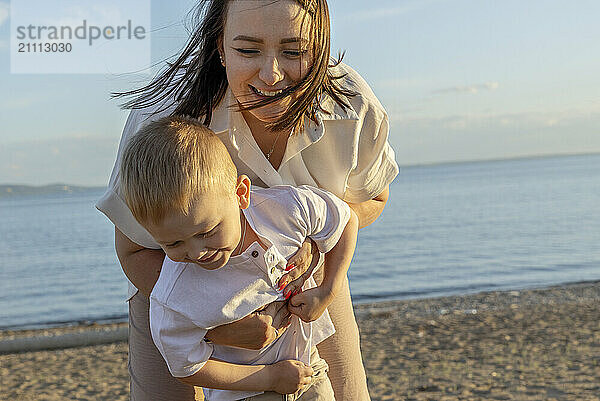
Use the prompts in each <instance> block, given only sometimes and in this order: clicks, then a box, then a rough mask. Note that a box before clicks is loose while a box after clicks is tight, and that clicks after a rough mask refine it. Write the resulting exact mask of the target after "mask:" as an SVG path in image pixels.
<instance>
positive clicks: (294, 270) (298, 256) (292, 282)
mask: <svg viewBox="0 0 600 401" xmlns="http://www.w3.org/2000/svg"><path fill="white" fill-rule="evenodd" d="M318 262H319V249H318V248H317V244H315V242H314V241H313V240H312V239H310V238H307V239H306V241H304V243H303V244H302V246H301V247H300V249H298V251H296V253H295V254H294V255H292V257H291V258H290V259H289V260H288V265H287V268H286V271H287V273H286V274H284V275H283V276H282V277H281V278H280V279H279V281H278V283H277V284H278V286H279V288H278V290H279V291H281V290H283V295H284V296H285V298H286V299H289V297H290V296H291V295H292V294H293V293H294V292H295V291H298V290H299V289H301V288H302V285H303V284H304V282H305V281H306V279H308V278H309V277H310V275H311V274H312V272H313V270H314V268H315V267H316V266H317V263H318Z"/></svg>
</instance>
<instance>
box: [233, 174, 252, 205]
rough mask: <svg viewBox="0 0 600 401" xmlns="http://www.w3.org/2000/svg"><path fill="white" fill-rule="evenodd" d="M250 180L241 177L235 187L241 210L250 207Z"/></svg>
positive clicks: (244, 176) (246, 177)
mask: <svg viewBox="0 0 600 401" xmlns="http://www.w3.org/2000/svg"><path fill="white" fill-rule="evenodd" d="M250 184H251V183H250V178H248V176H246V175H243V174H242V175H240V176H239V177H238V179H237V184H236V186H235V197H236V199H237V201H238V206H239V207H240V209H246V208H247V207H248V206H249V205H250Z"/></svg>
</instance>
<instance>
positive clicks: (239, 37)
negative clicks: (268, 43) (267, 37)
mask: <svg viewBox="0 0 600 401" xmlns="http://www.w3.org/2000/svg"><path fill="white" fill-rule="evenodd" d="M233 40H243V41H245V42H253V43H264V41H263V40H262V39H259V38H253V37H252V36H246V35H238V36H236V37H235V38H233Z"/></svg>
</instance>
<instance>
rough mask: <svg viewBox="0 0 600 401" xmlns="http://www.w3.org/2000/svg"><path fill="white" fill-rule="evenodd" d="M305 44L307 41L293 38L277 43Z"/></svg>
mask: <svg viewBox="0 0 600 401" xmlns="http://www.w3.org/2000/svg"><path fill="white" fill-rule="evenodd" d="M307 42H308V40H307V39H304V38H299V37H295V38H286V39H281V42H279V43H280V44H282V45H284V44H286V43H307Z"/></svg>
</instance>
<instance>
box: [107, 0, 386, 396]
mask: <svg viewBox="0 0 600 401" xmlns="http://www.w3.org/2000/svg"><path fill="white" fill-rule="evenodd" d="M329 46H330V41H329V13H328V9H327V3H326V1H325V0H279V1H272V0H244V1H241V0H229V1H226V0H204V1H201V4H200V8H199V13H198V28H197V29H196V31H195V32H194V33H193V34H192V36H191V38H190V41H189V43H188V45H187V47H186V48H185V49H184V50H183V52H182V53H181V55H180V56H179V58H178V59H177V60H176V62H175V63H174V64H172V65H171V66H170V68H168V69H166V70H165V71H163V72H162V73H161V74H160V75H159V76H158V77H157V78H156V79H155V80H154V81H153V82H152V83H150V84H149V85H148V86H146V87H144V88H141V89H139V90H136V91H133V92H128V93H125V94H124V95H134V96H135V97H134V98H133V100H131V101H130V102H128V103H127V104H126V106H128V107H129V108H131V109H132V111H131V114H130V116H129V119H128V120H127V123H126V125H125V128H124V132H123V136H122V139H121V146H120V149H122V148H123V145H124V144H125V143H126V142H127V140H128V139H129V137H130V136H131V135H132V134H133V133H135V132H136V131H137V130H138V129H139V128H140V127H141V126H142V125H143V124H145V123H147V122H148V121H151V120H154V119H157V118H160V117H162V116H164V115H167V114H177V115H186V116H192V117H195V118H199V119H201V121H203V122H204V123H205V124H207V125H209V126H210V128H211V129H212V130H213V131H215V132H216V133H217V135H218V136H219V137H220V139H221V140H222V141H223V142H224V143H225V145H226V146H227V148H228V150H229V152H230V154H231V156H232V158H233V161H234V162H235V164H236V166H237V168H238V171H239V173H240V174H246V175H248V176H249V177H250V178H251V179H252V182H253V183H255V184H258V185H262V186H273V185H278V184H291V185H303V184H308V185H313V186H317V187H320V188H324V189H326V190H328V191H330V192H333V193H334V194H336V195H337V196H339V197H340V198H341V199H343V200H345V201H346V202H348V204H349V205H350V206H351V207H352V208H353V209H354V211H355V212H356V213H357V215H358V216H359V220H360V226H361V227H365V226H367V225H369V224H371V223H372V222H373V221H375V219H377V217H378V216H379V215H380V213H381V212H382V210H383V207H384V206H385V203H386V201H387V197H388V186H389V184H390V183H391V181H392V180H393V179H394V177H395V176H396V174H397V173H398V167H397V165H396V163H395V161H394V152H393V150H392V149H391V147H390V146H389V144H388V140H387V139H388V118H387V115H386V113H385V111H384V109H383V107H382V106H381V104H380V103H379V101H378V100H377V99H376V97H375V95H374V94H373V92H372V91H371V89H370V88H369V87H368V85H367V84H366V83H365V81H364V80H363V79H362V78H361V77H360V76H359V75H358V74H357V73H356V72H354V71H353V70H352V69H350V68H349V67H347V66H345V65H343V64H341V63H337V64H331V61H330V47H329ZM119 163H120V153H119V155H118V157H117V162H116V165H115V169H114V170H113V175H112V176H111V180H110V184H109V188H108V190H107V192H106V194H105V195H104V197H103V198H102V199H101V200H100V201H99V202H98V205H97V206H98V208H99V209H100V210H101V211H102V212H103V213H105V214H106V215H107V216H108V217H109V218H110V219H111V221H112V222H113V223H114V224H115V243H116V250H117V255H118V257H119V260H120V262H121V265H122V267H123V270H124V272H125V274H126V275H127V277H128V278H129V280H130V282H131V283H133V285H132V286H130V287H131V291H130V301H129V314H130V337H129V347H130V355H129V358H130V360H129V370H130V376H131V399H132V400H135V401H140V400H148V401H160V400H185V401H187V400H193V399H194V389H193V388H191V387H189V386H187V385H185V384H183V383H179V382H178V381H177V380H175V379H173V378H172V377H171V376H170V374H169V372H168V370H167V369H166V366H165V364H164V362H163V361H162V358H161V356H160V354H159V353H158V351H157V350H156V349H155V347H154V345H153V343H152V339H151V337H150V332H149V329H148V299H147V297H148V295H149V293H150V292H151V290H152V286H153V285H154V283H155V281H156V279H157V277H158V274H159V272H160V268H161V265H162V260H163V258H164V254H163V253H162V251H161V250H160V248H159V246H158V245H157V244H156V243H155V242H154V241H153V240H152V238H151V237H150V235H149V234H148V233H147V232H145V231H144V230H143V229H142V228H141V227H140V226H139V225H138V224H137V223H136V221H135V220H134V219H133V217H132V215H131V213H130V212H129V210H128V209H127V207H126V206H125V204H124V202H123V200H122V198H121V197H120V194H119V177H118V174H117V172H118V170H119ZM157 185H158V184H157ZM314 252H315V251H314V249H312V247H311V243H310V241H309V242H307V243H305V244H304V246H303V247H302V249H301V250H300V251H299V252H298V254H296V255H295V256H294V257H293V258H292V260H290V263H291V264H294V265H295V266H296V268H295V269H293V270H292V271H291V272H290V276H289V279H288V281H289V280H291V279H294V278H296V277H298V276H300V275H301V274H302V273H304V272H305V271H306V270H307V269H308V267H309V265H310V263H311V261H312V260H313V259H315V260H316V259H318V257H315V258H313V253H314ZM315 256H316V255H315ZM138 290H139V291H138ZM329 312H330V314H331V317H332V320H333V322H334V325H335V327H336V334H335V335H334V336H333V337H332V338H330V339H328V340H326V341H325V342H323V343H322V344H321V345H319V347H318V348H319V352H320V353H321V355H322V356H323V358H324V359H325V360H326V361H327V362H328V364H329V367H330V371H329V375H330V378H331V381H332V384H333V387H334V391H335V396H336V399H337V400H338V401H339V400H342V401H344V400H347V401H363V400H369V395H368V391H367V386H366V378H365V373H364V368H363V365H362V359H361V356H360V348H359V336H358V328H357V325H356V321H355V318H354V314H353V310H352V303H351V300H350V293H349V289H348V285H347V283H346V288H345V291H344V293H343V295H342V296H339V297H338V299H336V300H335V301H334V303H333V304H332V305H331V307H330V308H329ZM286 313H287V312H286V310H285V308H282V307H281V305H278V304H273V305H272V306H271V307H270V308H268V309H267V310H266V311H261V312H258V313H255V314H253V315H251V316H249V317H247V318H245V319H243V320H241V321H239V322H236V323H233V324H231V325H227V326H222V327H218V328H215V329H214V330H212V331H211V332H209V335H208V336H207V337H208V339H209V340H211V341H213V342H215V343H219V344H224V345H231V346H238V347H243V348H244V347H245V348H261V347H263V346H266V345H267V344H269V343H270V342H272V341H274V340H275V339H276V338H277V329H278V328H279V327H281V326H282V325H283V324H284V323H285V320H286V317H287V316H286Z"/></svg>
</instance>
